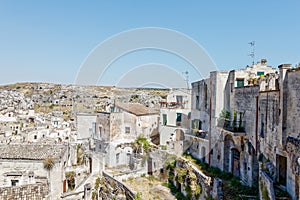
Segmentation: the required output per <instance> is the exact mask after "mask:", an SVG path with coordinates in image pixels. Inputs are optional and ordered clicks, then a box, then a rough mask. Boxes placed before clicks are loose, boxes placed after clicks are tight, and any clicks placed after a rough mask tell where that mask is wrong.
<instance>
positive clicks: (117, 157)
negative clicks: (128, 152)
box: [116, 153, 120, 164]
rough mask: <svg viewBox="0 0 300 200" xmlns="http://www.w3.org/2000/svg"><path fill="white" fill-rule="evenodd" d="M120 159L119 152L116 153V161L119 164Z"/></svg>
mask: <svg viewBox="0 0 300 200" xmlns="http://www.w3.org/2000/svg"><path fill="white" fill-rule="evenodd" d="M119 161H120V153H117V154H116V163H117V164H119Z"/></svg>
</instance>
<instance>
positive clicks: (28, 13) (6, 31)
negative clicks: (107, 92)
mask: <svg viewBox="0 0 300 200" xmlns="http://www.w3.org/2000/svg"><path fill="white" fill-rule="evenodd" d="M299 8H300V1H267V0H265V1H258V0H257V1H256V0H252V1H200V0H199V1H170V0H164V1H162V0H161V1H158V0H151V1H129V0H126V1H125V0H124V1H121V0H120V1H58V0H53V1H30V0H27V1H14V0H2V1H0V30H1V31H0V68H1V78H0V84H6V83H15V82H24V81H34V82H57V83H74V80H75V78H76V75H77V72H78V70H79V68H80V65H81V64H82V62H83V61H84V60H85V59H86V57H87V56H88V55H89V53H90V52H91V51H92V50H93V49H94V48H95V47H96V46H97V45H98V44H99V43H100V42H102V41H104V40H105V39H107V38H109V37H111V36H112V35H115V34H118V33H120V32H122V31H126V30H129V29H134V28H141V27H162V28H168V29H173V30H176V31H179V32H181V33H183V34H186V35H188V36H189V37H191V38H193V39H194V40H195V41H197V42H198V43H199V44H200V45H202V47H203V48H204V49H205V50H206V51H207V52H208V53H209V55H210V56H211V58H212V59H213V60H214V62H215V64H216V65H217V67H218V68H219V69H221V70H228V69H233V68H242V67H244V66H246V65H247V64H251V62H252V60H251V58H250V57H249V56H247V55H248V54H249V53H250V51H251V49H250V47H249V45H248V42H250V41H252V40H255V41H256V60H260V59H261V58H267V60H268V64H269V65H272V66H273V67H277V66H278V65H279V64H281V63H291V64H296V63H298V62H300V53H299V52H300V51H299V47H300V38H299V33H300V14H299ZM149 62H155V63H158V62H159V63H163V64H168V65H169V66H172V67H174V68H175V69H176V70H177V71H178V72H179V73H180V72H183V71H185V70H188V71H190V79H191V81H195V80H197V79H198V78H199V77H197V76H193V71H192V70H191V69H190V66H189V65H188V64H187V63H186V62H185V61H182V60H181V59H178V58H175V57H174V55H170V54H167V53H161V52H159V51H155V50H153V51H149V50H148V51H142V52H135V53H132V54H131V55H128V56H127V57H124V58H121V59H120V60H118V61H117V62H115V63H114V64H113V65H112V66H111V68H110V70H107V73H106V74H105V76H104V77H103V79H102V81H101V83H100V84H104V85H114V84H115V83H116V82H115V81H116V80H117V79H119V78H120V77H121V76H122V73H124V69H126V70H129V69H130V68H133V67H135V66H137V65H141V64H143V63H149ZM126 70H125V71H126Z"/></svg>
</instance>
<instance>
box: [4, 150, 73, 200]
mask: <svg viewBox="0 0 300 200" xmlns="http://www.w3.org/2000/svg"><path fill="white" fill-rule="evenodd" d="M47 159H51V160H53V165H51V167H49V168H48V169H46V167H45V162H46V161H45V160H47ZM67 160H68V148H67V146H64V145H26V144H18V145H0V165H1V171H0V187H5V190H8V188H9V187H15V186H19V187H20V186H27V185H28V186H30V185H34V184H42V185H43V188H45V187H47V188H48V191H44V192H46V193H47V197H49V198H51V199H59V198H60V196H61V194H62V193H63V192H65V187H66V185H65V184H66V180H65V173H64V169H65V167H66V165H67ZM51 163H52V161H51ZM44 185H46V186H45V187H44ZM27 192H29V191H27ZM16 195H18V194H16Z"/></svg>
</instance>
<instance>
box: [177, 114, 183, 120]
mask: <svg viewBox="0 0 300 200" xmlns="http://www.w3.org/2000/svg"><path fill="white" fill-rule="evenodd" d="M181 118H182V113H177V114H176V122H181V120H182V119H181Z"/></svg>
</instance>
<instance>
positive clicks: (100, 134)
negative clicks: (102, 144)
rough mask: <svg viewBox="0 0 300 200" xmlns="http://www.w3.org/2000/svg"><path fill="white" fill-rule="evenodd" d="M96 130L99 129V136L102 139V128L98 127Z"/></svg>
mask: <svg viewBox="0 0 300 200" xmlns="http://www.w3.org/2000/svg"><path fill="white" fill-rule="evenodd" d="M98 128H99V136H100V138H101V137H102V126H99V127H98Z"/></svg>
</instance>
